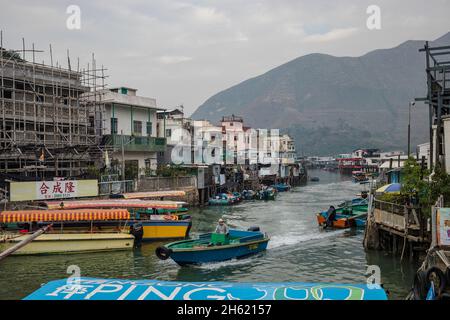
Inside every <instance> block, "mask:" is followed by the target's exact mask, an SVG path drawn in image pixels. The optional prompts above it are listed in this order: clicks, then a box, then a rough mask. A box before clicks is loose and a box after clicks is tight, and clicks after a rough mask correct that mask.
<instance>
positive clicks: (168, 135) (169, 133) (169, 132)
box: [166, 129, 172, 138]
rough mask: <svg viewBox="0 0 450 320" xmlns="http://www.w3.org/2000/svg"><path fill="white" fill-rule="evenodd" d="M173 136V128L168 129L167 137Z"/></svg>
mask: <svg viewBox="0 0 450 320" xmlns="http://www.w3.org/2000/svg"><path fill="white" fill-rule="evenodd" d="M171 136H172V129H166V137H169V138H170V137H171Z"/></svg>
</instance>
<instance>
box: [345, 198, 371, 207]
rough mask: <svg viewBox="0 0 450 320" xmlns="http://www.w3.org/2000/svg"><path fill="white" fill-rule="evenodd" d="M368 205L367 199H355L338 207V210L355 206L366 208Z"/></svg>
mask: <svg viewBox="0 0 450 320" xmlns="http://www.w3.org/2000/svg"><path fill="white" fill-rule="evenodd" d="M368 204H369V199H367V198H355V199H352V200H347V201H344V202H342V203H341V204H339V205H338V208H344V207H346V208H349V207H357V206H367V205H368Z"/></svg>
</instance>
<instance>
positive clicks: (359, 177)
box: [352, 171, 369, 183]
mask: <svg viewBox="0 0 450 320" xmlns="http://www.w3.org/2000/svg"><path fill="white" fill-rule="evenodd" d="M352 178H353V182H355V183H361V182H366V181H369V177H368V175H367V174H366V173H365V172H364V171H353V172H352Z"/></svg>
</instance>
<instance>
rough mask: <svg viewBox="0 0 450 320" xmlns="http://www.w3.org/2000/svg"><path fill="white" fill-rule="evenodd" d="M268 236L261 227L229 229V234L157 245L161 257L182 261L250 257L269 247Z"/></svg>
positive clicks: (214, 260)
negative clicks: (243, 229)
mask: <svg viewBox="0 0 450 320" xmlns="http://www.w3.org/2000/svg"><path fill="white" fill-rule="evenodd" d="M269 240H270V239H269V237H268V236H267V235H265V234H263V233H262V232H261V231H259V228H258V227H253V228H250V229H249V230H248V231H242V230H230V232H229V234H228V235H224V234H216V233H206V234H202V235H200V236H199V238H198V239H195V240H184V241H177V242H172V243H169V244H167V245H164V246H161V247H158V248H157V249H156V252H155V253H156V255H157V256H158V258H160V259H161V260H166V259H168V258H169V257H170V258H172V260H174V261H175V262H176V263H178V264H179V265H181V266H183V265H188V264H201V263H207V262H218V261H226V260H231V259H235V258H236V259H238V258H243V257H247V256H250V255H253V254H256V253H259V252H261V251H264V250H266V248H267V243H268V242H269Z"/></svg>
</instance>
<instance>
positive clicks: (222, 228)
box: [214, 218, 230, 235]
mask: <svg viewBox="0 0 450 320" xmlns="http://www.w3.org/2000/svg"><path fill="white" fill-rule="evenodd" d="M229 232H230V230H229V229H228V226H227V224H226V223H225V221H224V220H223V219H222V218H221V219H219V223H218V224H217V227H216V230H215V231H214V233H220V234H226V235H228V233H229Z"/></svg>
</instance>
